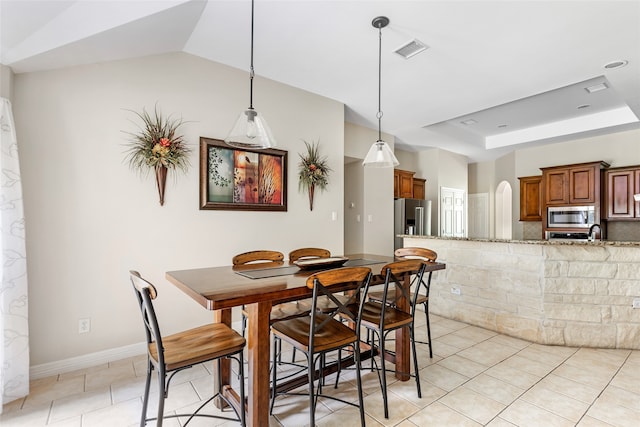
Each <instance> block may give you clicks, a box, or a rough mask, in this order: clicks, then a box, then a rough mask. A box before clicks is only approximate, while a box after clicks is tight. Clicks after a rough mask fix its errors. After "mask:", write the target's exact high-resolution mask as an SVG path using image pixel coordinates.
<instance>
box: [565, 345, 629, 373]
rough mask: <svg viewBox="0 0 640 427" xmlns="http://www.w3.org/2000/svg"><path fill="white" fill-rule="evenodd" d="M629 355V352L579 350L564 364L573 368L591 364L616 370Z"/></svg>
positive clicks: (592, 349)
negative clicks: (573, 366)
mask: <svg viewBox="0 0 640 427" xmlns="http://www.w3.org/2000/svg"><path fill="white" fill-rule="evenodd" d="M630 353H631V351H630V350H613V349H594V348H581V349H580V350H578V351H576V353H575V354H574V355H572V356H571V357H570V358H569V359H567V361H566V362H565V363H566V364H568V365H575V366H585V365H589V364H591V365H594V366H598V367H603V365H608V366H609V367H610V368H611V369H613V370H617V369H618V368H620V366H622V364H623V363H624V362H625V360H626V359H627V358H628V357H629V354H630Z"/></svg>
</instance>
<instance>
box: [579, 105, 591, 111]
mask: <svg viewBox="0 0 640 427" xmlns="http://www.w3.org/2000/svg"><path fill="white" fill-rule="evenodd" d="M589 107H591V104H582V105H578V106H577V107H576V108H577V109H578V110H584V109H585V108H589Z"/></svg>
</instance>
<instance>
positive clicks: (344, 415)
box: [316, 406, 384, 427]
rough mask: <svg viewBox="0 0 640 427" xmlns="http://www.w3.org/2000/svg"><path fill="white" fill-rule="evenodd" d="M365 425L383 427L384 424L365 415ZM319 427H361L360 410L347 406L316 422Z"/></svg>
mask: <svg viewBox="0 0 640 427" xmlns="http://www.w3.org/2000/svg"><path fill="white" fill-rule="evenodd" d="M365 423H366V424H367V426H371V427H381V426H383V425H384V424H380V423H379V422H378V421H376V420H375V419H374V418H373V417H371V416H369V415H367V414H365ZM316 425H317V426H318V427H344V426H357V425H360V412H359V409H358V408H355V407H353V406H346V407H344V408H343V409H340V410H339V411H336V412H334V413H331V414H329V415H327V416H325V417H322V418H320V419H317V420H316Z"/></svg>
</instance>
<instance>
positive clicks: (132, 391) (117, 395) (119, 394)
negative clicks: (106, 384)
mask: <svg viewBox="0 0 640 427" xmlns="http://www.w3.org/2000/svg"><path fill="white" fill-rule="evenodd" d="M144 383H145V378H144V377H132V378H126V379H123V380H119V381H115V382H113V383H112V384H111V398H112V399H113V403H120V402H124V401H127V400H131V399H133V398H135V397H140V398H141V399H142V396H143V395H144ZM151 393H155V394H157V393H158V381H157V380H156V377H155V375H154V377H153V378H152V379H151Z"/></svg>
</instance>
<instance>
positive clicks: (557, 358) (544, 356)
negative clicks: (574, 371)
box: [518, 344, 576, 366]
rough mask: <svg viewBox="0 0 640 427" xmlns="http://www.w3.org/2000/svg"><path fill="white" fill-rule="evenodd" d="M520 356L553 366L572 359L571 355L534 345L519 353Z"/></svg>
mask: <svg viewBox="0 0 640 427" xmlns="http://www.w3.org/2000/svg"><path fill="white" fill-rule="evenodd" d="M551 348H554V347H551ZM572 351H574V352H575V351H576V350H575V349H572ZM518 356H521V357H525V358H527V359H529V360H534V361H537V362H542V363H546V364H549V365H553V366H559V365H560V364H562V363H563V362H564V361H565V360H567V359H568V358H569V357H571V354H565V353H564V352H560V351H549V347H546V346H541V345H538V344H532V345H530V346H528V347H526V348H523V349H522V350H520V351H519V352H518Z"/></svg>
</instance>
